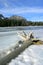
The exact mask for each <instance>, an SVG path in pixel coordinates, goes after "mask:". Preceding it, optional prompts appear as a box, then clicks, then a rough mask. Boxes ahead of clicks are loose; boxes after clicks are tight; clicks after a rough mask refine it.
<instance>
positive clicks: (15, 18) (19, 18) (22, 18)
mask: <svg viewBox="0 0 43 65" xmlns="http://www.w3.org/2000/svg"><path fill="white" fill-rule="evenodd" d="M9 19H14V20H26V19H25V18H24V17H22V16H17V15H13V16H11V17H10V18H9Z"/></svg>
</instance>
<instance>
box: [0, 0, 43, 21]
mask: <svg viewBox="0 0 43 65" xmlns="http://www.w3.org/2000/svg"><path fill="white" fill-rule="evenodd" d="M0 14H3V15H4V16H6V17H10V16H12V15H18V16H23V17H25V18H26V19H27V20H32V21H43V0H0Z"/></svg>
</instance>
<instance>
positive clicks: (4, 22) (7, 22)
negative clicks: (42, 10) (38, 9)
mask: <svg viewBox="0 0 43 65" xmlns="http://www.w3.org/2000/svg"><path fill="white" fill-rule="evenodd" d="M17 18H18V17H17ZM7 26H43V22H41V21H40V22H32V21H27V20H26V19H14V17H13V19H11V18H5V17H3V16H2V15H0V27H7Z"/></svg>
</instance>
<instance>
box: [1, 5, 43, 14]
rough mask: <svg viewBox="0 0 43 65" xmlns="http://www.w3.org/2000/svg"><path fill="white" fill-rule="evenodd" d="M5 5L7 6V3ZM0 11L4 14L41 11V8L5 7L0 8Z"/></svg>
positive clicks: (42, 11)
mask: <svg viewBox="0 0 43 65" xmlns="http://www.w3.org/2000/svg"><path fill="white" fill-rule="evenodd" d="M5 5H6V6H7V4H5ZM0 13H4V14H23V13H43V9H42V8H31V7H21V8H20V7H18V8H6V9H2V10H0Z"/></svg>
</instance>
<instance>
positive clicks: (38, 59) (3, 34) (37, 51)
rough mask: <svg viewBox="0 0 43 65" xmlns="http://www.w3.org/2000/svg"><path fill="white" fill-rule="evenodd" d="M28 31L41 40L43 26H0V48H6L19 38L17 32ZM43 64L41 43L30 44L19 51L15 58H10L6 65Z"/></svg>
mask: <svg viewBox="0 0 43 65" xmlns="http://www.w3.org/2000/svg"><path fill="white" fill-rule="evenodd" d="M19 31H25V32H26V33H27V34H29V32H30V31H32V32H33V35H34V36H35V37H37V38H38V39H41V40H43V26H39V27H38V26H28V27H0V50H3V49H6V48H8V47H10V46H12V45H14V44H16V42H17V41H19V40H21V39H20V37H18V35H17V32H19ZM26 64H27V65H43V45H39V46H37V45H32V46H30V47H29V48H27V49H26V50H25V51H24V52H23V53H21V54H20V55H19V56H18V57H17V58H16V59H12V60H11V62H10V63H9V64H8V65H26Z"/></svg>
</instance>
